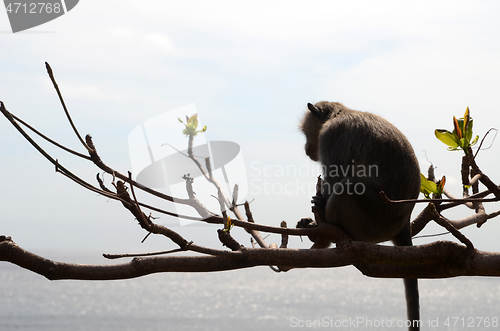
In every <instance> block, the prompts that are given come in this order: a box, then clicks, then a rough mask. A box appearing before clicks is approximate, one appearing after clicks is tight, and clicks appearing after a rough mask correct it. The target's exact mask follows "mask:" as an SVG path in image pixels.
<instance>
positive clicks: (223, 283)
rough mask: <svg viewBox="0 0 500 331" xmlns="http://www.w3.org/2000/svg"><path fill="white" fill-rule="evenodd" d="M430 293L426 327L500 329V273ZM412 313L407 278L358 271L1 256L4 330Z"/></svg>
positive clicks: (182, 326) (424, 304) (223, 326)
mask: <svg viewBox="0 0 500 331" xmlns="http://www.w3.org/2000/svg"><path fill="white" fill-rule="evenodd" d="M80 258H81V256H80ZM64 260H65V261H71V260H72V259H71V257H70V256H69V257H68V256H66V257H65V259H64ZM94 262H95V261H94ZM420 297H421V303H420V305H421V311H422V323H423V327H422V330H464V329H470V330H496V329H499V328H500V326H499V325H498V324H496V327H494V326H495V324H494V321H495V320H494V319H493V318H495V319H496V321H497V323H498V321H499V320H498V319H499V318H500V309H499V308H500V279H495V278H479V277H475V278H471V277H468V278H466V277H463V278H455V279H444V280H421V281H420ZM405 314H406V308H405V302H404V292H403V284H402V281H401V280H398V279H373V278H367V277H364V276H363V275H361V274H360V273H359V272H358V271H357V270H356V269H354V268H350V267H349V268H336V269H322V270H318V269H305V270H292V271H290V272H287V273H280V274H277V273H274V272H273V271H271V270H270V269H269V268H265V267H260V268H253V269H248V270H239V271H228V272H219V273H207V274H193V273H189V274H188V273H182V274H179V273H175V274H174V273H169V274H155V275H150V276H146V277H142V278H137V279H133V280H121V281H105V282H104V281H52V282H51V281H48V280H46V279H45V278H44V277H42V276H39V275H36V274H33V273H32V272H30V271H27V270H23V269H21V268H19V267H17V266H14V265H11V264H10V263H5V262H0V330H2V331H3V330H22V331H28V330H37V331H38V330H52V331H68V330H89V331H90V330H92V331H96V330H103V331H104V330H106V331H112V330H117V331H118V330H119V331H126V330H131V331H132V330H141V331H144V330H190V331H192V330H220V331H229V330H231V331H232V330H248V331H250V330H251V331H255V330H297V329H300V330H309V329H329V330H388V329H391V330H404V329H406V328H404V327H399V328H398V327H397V323H398V322H399V323H402V322H403V319H404V317H405ZM481 317H482V318H488V320H489V321H490V322H493V323H490V324H489V326H488V327H487V326H485V322H486V321H487V320H486V319H482V320H481V319H480V318H481ZM447 318H448V326H446V325H445V323H446V321H447ZM431 321H432V323H433V326H429V323H430V322H431ZM315 323H316V324H315ZM367 323H368V324H367ZM369 323H372V324H371V325H372V327H370V324H369ZM436 323H437V324H436ZM315 325H316V327H314V326H315ZM453 325H455V327H453ZM376 326H379V327H376ZM391 326H392V328H391ZM468 326H469V327H468Z"/></svg>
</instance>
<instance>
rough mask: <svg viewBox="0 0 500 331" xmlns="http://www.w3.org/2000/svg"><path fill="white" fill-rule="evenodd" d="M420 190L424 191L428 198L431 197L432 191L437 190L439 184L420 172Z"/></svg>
mask: <svg viewBox="0 0 500 331" xmlns="http://www.w3.org/2000/svg"><path fill="white" fill-rule="evenodd" d="M420 192H422V193H423V194H424V195H425V197H426V198H429V197H430V196H429V195H430V194H431V193H436V192H437V185H436V183H434V182H432V181H430V180H427V178H425V176H424V175H423V174H420Z"/></svg>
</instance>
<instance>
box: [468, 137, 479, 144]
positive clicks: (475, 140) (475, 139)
mask: <svg viewBox="0 0 500 331" xmlns="http://www.w3.org/2000/svg"><path fill="white" fill-rule="evenodd" d="M478 139H479V136H476V137H475V138H474V140H473V141H472V142H471V143H470V145H471V146H474V145H475V144H476V143H477V140H478Z"/></svg>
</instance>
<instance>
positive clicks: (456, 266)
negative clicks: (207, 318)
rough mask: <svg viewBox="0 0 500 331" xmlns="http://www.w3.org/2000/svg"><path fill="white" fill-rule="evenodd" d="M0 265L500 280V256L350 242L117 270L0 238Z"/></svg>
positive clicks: (120, 275)
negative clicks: (343, 270) (357, 272)
mask: <svg viewBox="0 0 500 331" xmlns="http://www.w3.org/2000/svg"><path fill="white" fill-rule="evenodd" d="M0 261H8V262H11V263H13V264H16V265H18V266H20V267H22V268H25V269H28V270H31V271H33V272H35V273H38V274H40V275H43V276H45V277H46V278H48V279H51V280H56V279H82V280H113V279H125V278H135V277H140V276H144V275H148V274H152V273H158V272H210V271H221V270H233V269H241V268H249V267H254V266H268V265H280V266H288V267H290V268H307V267H313V268H318V267H319V268H327V267H340V266H346V265H351V264H355V265H356V266H362V267H360V269H362V270H363V272H364V273H365V274H367V275H369V276H373V277H384V278H402V277H410V276H411V277H419V278H444V277H456V276H500V254H499V253H488V252H482V251H478V250H474V249H467V248H466V247H464V246H462V245H459V244H456V243H452V242H448V241H438V242H434V243H431V244H426V245H421V246H411V247H394V246H381V245H374V244H367V243H363V242H351V243H349V244H347V245H344V246H343V247H342V248H330V249H261V248H255V249H243V250H241V251H238V252H231V255H228V256H182V257H179V256H167V257H149V258H140V259H133V260H132V261H130V262H128V263H123V264H116V265H78V264H71V263H61V262H55V261H51V260H48V259H45V258H43V257H40V256H38V255H35V254H33V253H30V252H28V251H25V250H24V249H22V248H20V247H19V246H17V245H16V244H15V243H14V242H13V241H12V240H10V238H9V237H5V236H0Z"/></svg>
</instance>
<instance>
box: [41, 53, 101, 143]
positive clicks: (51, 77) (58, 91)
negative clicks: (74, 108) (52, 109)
mask: <svg viewBox="0 0 500 331" xmlns="http://www.w3.org/2000/svg"><path fill="white" fill-rule="evenodd" d="M45 67H46V68H47V73H48V74H49V77H50V80H51V81H52V84H53V85H54V88H55V89H56V92H57V95H58V96H59V100H60V101H61V105H62V107H63V109H64V112H65V113H66V117H67V118H68V121H69V123H70V124H71V127H72V128H73V131H74V132H75V134H76V136H77V137H78V139H79V140H80V142H81V143H82V145H83V146H84V147H85V148H86V149H87V151H88V152H91V151H92V149H91V148H90V147H89V146H88V145H87V144H86V143H85V141H84V140H83V138H82V136H81V135H80V133H79V132H78V130H77V129H76V126H75V124H74V123H73V120H72V119H71V116H70V115H69V112H68V109H67V108H66V104H65V103H64V99H63V96H62V94H61V91H60V90H59V86H57V83H56V79H55V78H54V73H53V72H52V68H51V67H50V65H49V64H48V63H47V62H45Z"/></svg>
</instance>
